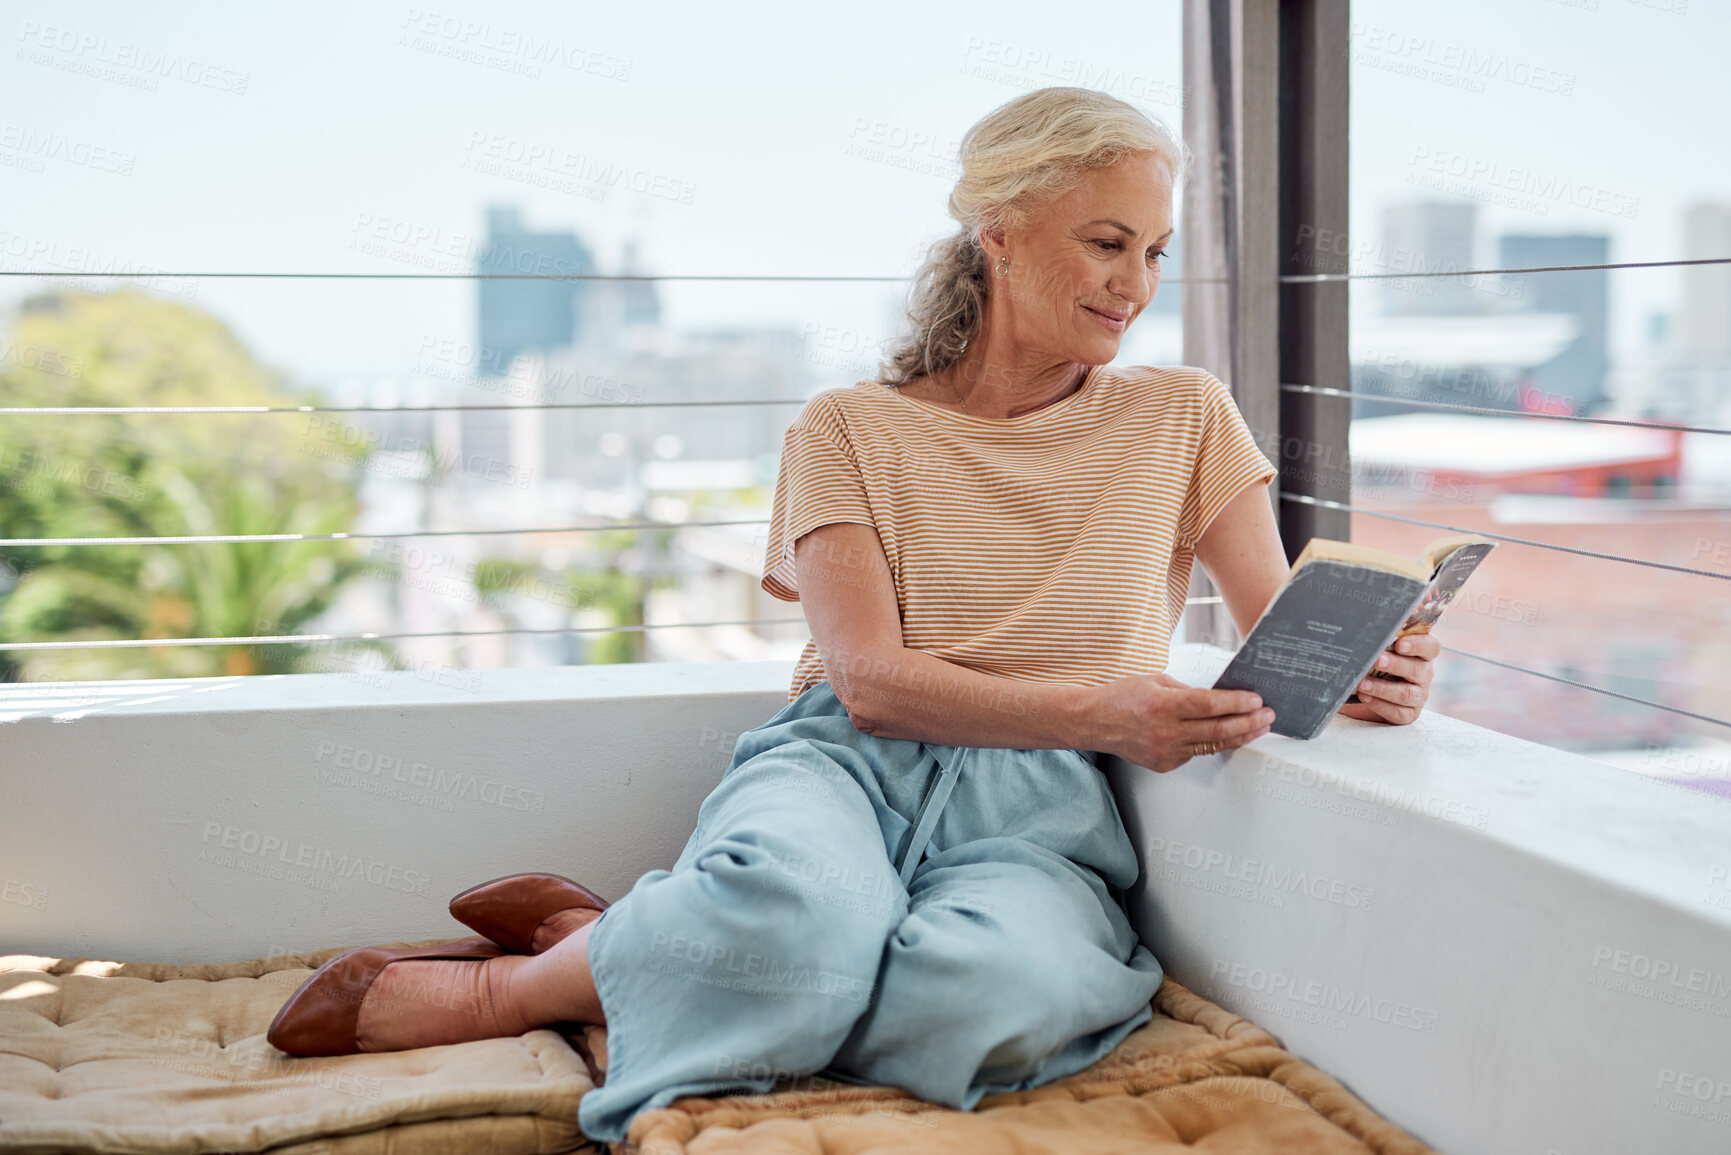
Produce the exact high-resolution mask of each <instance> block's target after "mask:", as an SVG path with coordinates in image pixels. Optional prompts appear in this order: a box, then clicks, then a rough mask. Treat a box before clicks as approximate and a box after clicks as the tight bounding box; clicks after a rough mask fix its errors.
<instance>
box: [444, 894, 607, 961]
mask: <svg viewBox="0 0 1731 1155" xmlns="http://www.w3.org/2000/svg"><path fill="white" fill-rule="evenodd" d="M607 905H608V904H607V900H606V899H604V898H601V897H600V896H598V895H597V894H595V893H594V892H593V891H591V890H590V889H588V888H587V887H584V886H580V885H578V884H577V883H575V882H572V881H571V880H570V879H569V878H566V877H564V876H563V875H558V874H507V875H506V876H505V877H503V878H495V879H493V880H492V881H491V882H483V883H482V884H481V885H479V886H471V887H470V888H469V889H468V890H465V891H464V892H463V893H462V894H459V895H458V896H457V897H456V898H453V899H452V900H451V917H452V918H454V919H456V920H457V921H458V922H460V923H462V924H463V925H464V926H466V927H468V928H469V929H470V930H473V931H478V932H480V933H481V934H484V935H486V936H487V937H488V938H490V939H492V940H493V941H494V942H496V943H498V944H499V945H500V946H502V947H504V948H505V949H506V950H509V951H514V952H515V953H517V954H535V953H536V951H535V945H534V940H535V930H536V928H537V927H539V926H540V925H541V924H542V923H543V922H546V921H547V919H548V918H549V917H550V916H552V915H555V914H558V913H559V912H560V911H562V910H570V909H571V908H572V907H582V908H583V909H585V910H606V909H607Z"/></svg>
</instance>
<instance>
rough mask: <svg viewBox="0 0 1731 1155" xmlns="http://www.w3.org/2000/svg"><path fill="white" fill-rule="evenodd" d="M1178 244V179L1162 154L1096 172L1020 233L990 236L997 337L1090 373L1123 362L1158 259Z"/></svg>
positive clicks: (1155, 278)
mask: <svg viewBox="0 0 1731 1155" xmlns="http://www.w3.org/2000/svg"><path fill="white" fill-rule="evenodd" d="M1171 239H1172V172H1171V169H1170V168H1169V167H1168V166H1167V164H1166V162H1165V161H1164V160H1163V159H1162V158H1161V157H1160V156H1158V155H1157V154H1155V153H1136V154H1133V155H1131V156H1129V157H1126V158H1125V159H1124V160H1122V161H1120V162H1119V163H1117V164H1115V165H1113V166H1111V167H1110V168H1096V169H1089V170H1087V171H1086V172H1085V174H1084V177H1083V180H1082V183H1080V184H1079V185H1077V186H1076V187H1075V188H1073V189H1071V190H1070V191H1069V192H1067V193H1065V194H1064V195H1063V196H1061V197H1058V198H1057V199H1056V200H1053V201H1051V202H1049V203H1048V204H1046V205H1045V206H1044V207H1043V208H1041V209H1039V210H1037V211H1036V212H1035V214H1034V215H1033V216H1032V217H1031V218H1030V219H1029V220H1027V221H1026V222H1024V223H1023V225H1022V227H1021V228H1019V229H1008V230H1005V231H1004V232H1003V233H1001V234H1000V235H999V236H998V237H986V238H984V240H985V245H986V258H987V266H986V267H987V268H988V269H993V270H995V269H996V267H997V264H998V257H999V255H1000V254H1004V253H1007V254H1008V255H1009V258H1010V263H1009V269H1008V271H1007V273H1006V274H1005V275H1004V276H1001V277H1000V276H997V275H996V273H995V272H990V273H987V275H986V283H987V285H988V286H990V287H989V289H988V300H987V310H988V312H989V314H990V316H991V327H992V330H993V333H994V335H995V336H1000V337H1008V338H1010V339H1011V340H1012V341H1013V342H1014V344H1015V346H1016V347H1017V348H1018V349H1019V350H1020V351H1021V352H1022V353H1024V354H1033V355H1035V356H1040V355H1044V356H1049V357H1052V358H1054V359H1056V360H1062V361H1077V362H1081V363H1082V364H1085V365H1104V364H1106V363H1107V362H1109V361H1111V360H1112V359H1113V358H1114V357H1116V356H1117V355H1118V344H1119V342H1120V341H1121V340H1122V339H1123V336H1124V332H1125V330H1127V329H1128V328H1129V327H1130V325H1131V324H1132V323H1134V322H1135V320H1136V318H1137V317H1138V316H1140V315H1141V313H1142V310H1143V309H1145V308H1147V307H1148V302H1149V301H1151V300H1153V298H1154V290H1155V289H1156V288H1158V287H1159V285H1160V261H1161V260H1162V259H1163V258H1161V257H1160V256H1159V255H1158V254H1159V253H1160V251H1161V250H1162V249H1163V248H1164V247H1165V246H1166V245H1167V244H1168V243H1170V241H1171Z"/></svg>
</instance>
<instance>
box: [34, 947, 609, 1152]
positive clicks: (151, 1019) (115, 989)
mask: <svg viewBox="0 0 1731 1155" xmlns="http://www.w3.org/2000/svg"><path fill="white" fill-rule="evenodd" d="M432 941H437V940H432ZM344 949H346V948H341V947H338V948H333V949H331V950H326V951H319V952H316V953H312V954H302V955H278V956H275V957H272V958H264V959H252V960H249V961H247V962H238V963H215V964H208V965H200V966H175V965H171V964H166V963H118V962H105V961H101V960H95V959H54V958H41V957H36V956H30V955H11V956H5V957H0V1151H5V1152H8V1153H9V1155H11V1153H21V1152H29V1153H31V1155H36V1153H44V1155H45V1153H47V1152H80V1153H82V1152H98V1151H101V1152H125V1153H128V1155H132V1153H137V1155H168V1153H175V1155H180V1153H189V1155H190V1153H194V1152H199V1153H202V1152H255V1151H269V1152H272V1153H273V1155H471V1153H474V1152H489V1153H493V1152H496V1153H498V1155H552V1153H554V1152H566V1151H585V1150H594V1147H593V1145H591V1144H590V1143H589V1142H588V1140H587V1139H585V1138H584V1136H583V1134H582V1132H581V1131H579V1130H578V1129H577V1103H578V1100H579V1099H581V1098H582V1096H583V1093H584V1092H585V1091H587V1090H589V1089H590V1088H591V1087H592V1086H594V1083H593V1082H592V1081H591V1079H590V1076H589V1071H588V1069H587V1068H586V1067H585V1064H584V1061H583V1059H582V1058H581V1057H580V1056H579V1055H578V1053H577V1052H576V1051H574V1050H573V1049H572V1048H571V1047H570V1046H568V1045H567V1044H566V1042H565V1040H564V1039H563V1038H562V1037H561V1036H560V1035H559V1034H558V1033H557V1032H554V1031H550V1030H542V1031H531V1032H530V1033H528V1034H526V1035H523V1036H521V1037H519V1038H513V1039H488V1040H485V1041H483V1042H473V1043H462V1044H459V1045H456V1046H448V1047H428V1048H424V1049H421V1050H415V1051H399V1052H394V1053H385V1054H376V1055H343V1056H338V1057H333V1058H322V1059H299V1058H290V1057H288V1056H285V1055H283V1054H282V1052H280V1051H278V1050H277V1049H276V1048H274V1047H272V1046H270V1045H269V1044H267V1043H266V1042H265V1041H264V1032H265V1029H266V1028H267V1027H269V1025H270V1021H271V1019H272V1018H273V1017H275V1015H276V1013H277V1010H278V1009H279V1008H280V1007H281V1006H282V1004H283V1003H284V1001H286V1000H287V998H288V996H289V995H290V994H291V993H292V992H293V991H294V989H295V988H296V987H297V986H299V985H300V984H301V982H302V981H303V980H304V979H305V978H306V977H307V976H308V975H309V974H311V973H312V971H313V969H315V968H316V967H318V966H319V965H320V964H321V963H323V962H324V961H325V960H326V959H328V958H331V957H332V956H334V955H336V954H338V953H340V952H341V951H342V950H344Z"/></svg>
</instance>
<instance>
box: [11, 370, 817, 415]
mask: <svg viewBox="0 0 1731 1155" xmlns="http://www.w3.org/2000/svg"><path fill="white" fill-rule="evenodd" d="M501 380H503V378H501ZM806 401H807V398H804V397H752V398H741V399H738V400H726V401H533V402H526V403H523V404H510V403H504V402H502V403H500V404H497V405H492V404H487V405H467V404H461V403H457V404H451V405H35V406H23V405H13V406H0V415H5V416H13V417H29V416H60V417H67V416H77V415H80V414H83V415H106V416H116V415H124V414H139V413H240V414H251V413H453V412H458V413H460V412H485V411H488V410H498V409H692V408H698V407H703V406H715V405H804V404H805V403H806Z"/></svg>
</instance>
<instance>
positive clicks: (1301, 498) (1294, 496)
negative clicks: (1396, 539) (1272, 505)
mask: <svg viewBox="0 0 1731 1155" xmlns="http://www.w3.org/2000/svg"><path fill="white" fill-rule="evenodd" d="M1280 497H1281V498H1282V499H1283V500H1285V501H1296V502H1301V503H1303V504H1305V505H1318V506H1322V507H1323V508H1324V509H1339V510H1345V511H1346V512H1348V513H1362V514H1365V515H1367V516H1369V517H1383V518H1387V519H1389V520H1390V521H1404V522H1406V523H1407V524H1408V525H1425V526H1429V527H1431V528H1432V529H1446V530H1450V531H1452V532H1454V533H1470V534H1473V535H1475V536H1477V537H1488V538H1492V539H1494V540H1496V541H1506V542H1509V543H1510V544H1512V545H1531V546H1537V547H1538V548H1539V549H1553V550H1557V551H1559V552H1561V553H1572V554H1578V555H1580V556H1581V557H1592V558H1598V559H1599V560H1601V561H1618V562H1622V563H1624V564H1625V565H1638V566H1646V567H1648V568H1650V569H1662V570H1670V571H1671V572H1673V573H1686V574H1693V575H1694V576H1695V577H1704V578H1714V579H1716V580H1718V581H1722V582H1724V581H1731V573H1714V572H1713V571H1712V570H1708V569H1694V568H1692V567H1690V566H1686V565H1671V564H1670V563H1669V562H1662V561H1647V560H1645V559H1644V558H1638V557H1624V556H1623V555H1622V554H1618V553H1600V552H1598V551H1597V550H1591V549H1577V548H1575V547H1574V546H1572V545H1558V544H1556V543H1555V542H1550V541H1533V540H1532V539H1530V538H1524V537H1509V536H1508V535H1507V534H1501V533H1491V532H1490V531H1489V530H1483V529H1466V528H1463V527H1461V526H1458V525H1447V524H1444V523H1443V522H1440V521H1425V520H1423V519H1422V518H1417V517H1402V516H1401V515H1400V514H1398V513H1386V512H1384V511H1383V510H1380V509H1369V508H1367V507H1365V506H1362V505H1350V504H1348V503H1346V502H1343V501H1330V500H1328V499H1327V498H1325V497H1312V496H1310V495H1309V494H1308V493H1293V492H1291V491H1290V490H1285V489H1282V490H1280Z"/></svg>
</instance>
